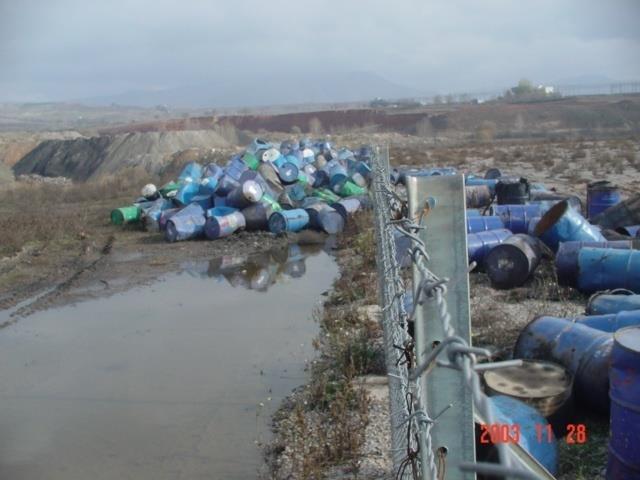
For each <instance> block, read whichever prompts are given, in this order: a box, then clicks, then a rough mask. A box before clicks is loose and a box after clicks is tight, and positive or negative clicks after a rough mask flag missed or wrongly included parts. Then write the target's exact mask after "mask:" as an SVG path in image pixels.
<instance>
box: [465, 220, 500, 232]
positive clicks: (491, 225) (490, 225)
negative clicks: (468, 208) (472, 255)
mask: <svg viewBox="0 0 640 480" xmlns="http://www.w3.org/2000/svg"><path fill="white" fill-rule="evenodd" d="M501 228H504V222H503V221H502V218H501V217H497V216H491V217H467V233H478V232H486V231H487V230H498V229H501Z"/></svg>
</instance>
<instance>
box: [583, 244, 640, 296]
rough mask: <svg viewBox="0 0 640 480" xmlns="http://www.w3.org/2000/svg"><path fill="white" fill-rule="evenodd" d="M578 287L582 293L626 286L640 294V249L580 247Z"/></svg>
mask: <svg viewBox="0 0 640 480" xmlns="http://www.w3.org/2000/svg"><path fill="white" fill-rule="evenodd" d="M577 287H578V289H579V290H580V291H582V292H597V291H600V290H612V289H614V288H625V289H627V290H631V291H632V292H634V293H640V250H619V249H613V248H593V247H585V248H582V249H580V251H579V252H578V284H577Z"/></svg>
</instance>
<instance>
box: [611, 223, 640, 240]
mask: <svg viewBox="0 0 640 480" xmlns="http://www.w3.org/2000/svg"><path fill="white" fill-rule="evenodd" d="M616 232H618V233H621V234H622V235H626V236H627V237H637V236H638V234H639V233H640V225H629V226H627V227H618V228H616Z"/></svg>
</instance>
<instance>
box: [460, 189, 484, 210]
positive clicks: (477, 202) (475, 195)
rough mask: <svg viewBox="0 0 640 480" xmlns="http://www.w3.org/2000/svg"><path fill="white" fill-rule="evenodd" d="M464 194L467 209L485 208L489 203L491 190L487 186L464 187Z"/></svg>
mask: <svg viewBox="0 0 640 480" xmlns="http://www.w3.org/2000/svg"><path fill="white" fill-rule="evenodd" d="M464 194H465V201H466V203H467V207H468V208H480V207H486V206H487V205H489V204H490V203H491V190H489V187H488V186H487V185H466V186H465V187H464Z"/></svg>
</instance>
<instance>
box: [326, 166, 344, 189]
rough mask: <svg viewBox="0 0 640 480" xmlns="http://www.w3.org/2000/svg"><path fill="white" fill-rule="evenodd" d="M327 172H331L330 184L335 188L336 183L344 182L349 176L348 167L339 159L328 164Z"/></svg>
mask: <svg viewBox="0 0 640 480" xmlns="http://www.w3.org/2000/svg"><path fill="white" fill-rule="evenodd" d="M327 167H329V168H328V169H326V170H325V171H327V173H328V174H329V185H330V186H331V188H334V187H335V186H336V185H339V184H341V183H343V182H344V181H345V180H347V178H348V174H347V169H346V168H345V167H344V166H342V165H341V164H340V163H338V162H337V161H336V162H335V163H334V162H330V163H329V164H327Z"/></svg>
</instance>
